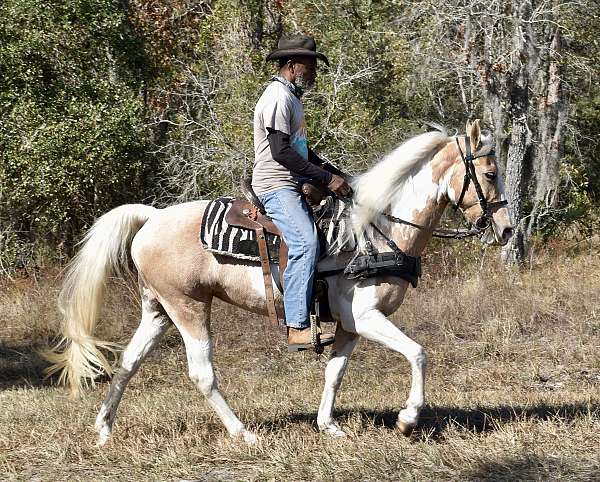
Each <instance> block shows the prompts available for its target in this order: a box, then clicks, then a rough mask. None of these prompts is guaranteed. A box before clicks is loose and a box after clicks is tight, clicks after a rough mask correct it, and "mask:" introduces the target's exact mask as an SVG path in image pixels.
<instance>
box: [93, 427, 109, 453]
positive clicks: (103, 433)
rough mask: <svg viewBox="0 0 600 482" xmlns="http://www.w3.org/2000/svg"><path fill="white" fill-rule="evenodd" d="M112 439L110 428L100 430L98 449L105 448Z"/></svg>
mask: <svg viewBox="0 0 600 482" xmlns="http://www.w3.org/2000/svg"><path fill="white" fill-rule="evenodd" d="M109 438H110V429H109V428H108V427H106V426H105V427H102V428H101V429H100V430H99V434H98V441H97V442H96V447H98V448H100V447H104V445H105V444H106V442H108V439H109Z"/></svg>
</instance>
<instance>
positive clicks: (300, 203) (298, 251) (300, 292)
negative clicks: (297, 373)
mask: <svg viewBox="0 0 600 482" xmlns="http://www.w3.org/2000/svg"><path fill="white" fill-rule="evenodd" d="M259 198H260V200H261V202H262V203H263V204H264V206H265V209H266V211H267V214H268V215H269V217H270V218H271V219H273V222H274V223H275V225H276V226H277V227H278V228H279V230H280V231H281V233H282V234H283V238H284V239H285V242H286V244H287V245H288V263H287V267H286V268H285V272H284V274H283V284H284V292H283V304H284V309H285V324H286V325H287V326H290V327H292V328H306V327H308V326H310V322H309V315H310V302H311V298H312V292H313V281H314V280H313V278H314V275H315V266H316V265H317V261H318V260H319V238H318V236H317V228H316V226H315V223H314V221H313V217H312V213H311V211H310V209H309V207H308V206H307V204H306V201H305V200H304V197H302V195H301V194H300V193H299V192H298V191H297V190H296V189H294V188H292V187H284V188H281V189H278V190H276V191H271V192H268V193H266V194H261V195H260V196H259Z"/></svg>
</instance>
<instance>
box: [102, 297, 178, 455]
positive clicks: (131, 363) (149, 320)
mask: <svg viewBox="0 0 600 482" xmlns="http://www.w3.org/2000/svg"><path fill="white" fill-rule="evenodd" d="M156 307H157V305H156V304H155V303H151V302H148V301H147V300H144V302H143V304H142V310H143V311H142V321H141V323H140V326H139V327H138V329H137V330H136V332H135V334H134V335H133V338H132V339H131V341H130V342H129V344H128V345H127V348H125V351H124V352H123V357H122V361H121V368H120V369H119V371H118V372H117V373H116V374H115V376H114V377H113V379H112V381H111V384H110V389H109V391H108V394H107V395H106V398H105V399H104V401H103V402H102V406H101V407H100V410H99V412H98V416H97V417H96V423H95V428H96V430H97V431H98V442H97V444H96V445H97V446H99V447H101V446H102V445H104V444H105V443H106V442H107V441H108V438H109V437H110V434H111V432H112V426H113V423H114V420H115V417H116V414H117V407H118V406H119V402H120V401H121V397H122V396H123V392H124V391H125V388H126V387H127V384H128V383H129V380H131V377H133V375H135V373H136V372H137V370H138V368H139V367H140V365H141V363H142V361H143V360H144V358H145V357H146V355H147V354H148V353H149V352H150V351H151V350H152V349H153V348H154V347H155V346H156V345H157V344H158V341H159V340H160V338H161V336H162V335H163V333H164V332H165V331H166V330H167V328H168V327H169V326H170V324H171V322H170V320H169V318H168V317H167V316H166V315H165V314H164V313H160V312H159V311H157V309H156Z"/></svg>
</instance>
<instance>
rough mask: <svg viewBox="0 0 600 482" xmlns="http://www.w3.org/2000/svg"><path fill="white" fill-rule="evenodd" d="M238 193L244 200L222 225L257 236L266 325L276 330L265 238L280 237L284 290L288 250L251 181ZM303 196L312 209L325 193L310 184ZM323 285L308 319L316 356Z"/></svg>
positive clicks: (324, 301) (319, 285)
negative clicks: (251, 231)
mask: <svg viewBox="0 0 600 482" xmlns="http://www.w3.org/2000/svg"><path fill="white" fill-rule="evenodd" d="M241 191H242V193H243V194H244V196H245V199H243V198H237V199H234V200H233V204H232V206H231V209H230V210H229V212H228V213H227V215H226V216H225V221H226V222H227V224H229V225H231V226H237V227H241V228H245V229H250V230H253V231H254V232H255V233H256V240H257V243H258V252H259V254H260V264H261V267H262V274H263V281H264V284H265V294H266V301H267V312H268V315H269V321H270V323H271V326H272V327H273V328H276V327H277V326H279V319H280V318H283V316H280V314H278V313H277V309H276V307H275V296H274V294H273V282H272V277H271V265H270V262H269V251H268V246H267V242H266V234H267V233H271V234H274V235H276V236H279V239H280V245H279V282H280V286H281V287H282V288H283V273H284V271H285V268H286V266H287V259H288V247H287V244H286V243H285V240H284V238H283V236H282V235H281V231H279V229H278V228H277V226H275V223H273V221H272V219H271V218H270V217H269V216H267V212H266V210H265V207H264V206H263V204H262V203H261V202H260V199H258V197H257V196H256V194H255V193H254V191H253V190H252V185H251V182H250V179H244V180H242V183H241ZM302 192H303V194H304V195H305V197H306V199H307V201H308V204H309V205H310V206H311V207H312V208H314V207H315V206H317V205H319V203H320V202H321V199H322V198H323V196H324V195H325V191H324V190H323V189H322V188H320V187H318V186H316V185H314V184H310V183H305V184H303V185H302ZM323 283H324V281H321V282H317V286H316V287H315V295H316V297H315V301H314V303H313V309H312V313H311V317H310V321H311V330H312V333H313V337H312V340H313V346H314V349H315V351H316V352H317V353H322V352H323V346H322V345H321V344H320V340H319V333H320V318H321V311H323V308H325V307H328V304H327V290H326V286H322V284H323ZM325 318H326V319H325V320H324V321H334V320H332V319H331V316H330V315H328V316H326V317H325Z"/></svg>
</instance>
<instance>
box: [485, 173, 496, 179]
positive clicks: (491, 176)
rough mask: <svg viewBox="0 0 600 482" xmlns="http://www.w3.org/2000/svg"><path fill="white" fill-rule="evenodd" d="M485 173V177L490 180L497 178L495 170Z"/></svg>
mask: <svg viewBox="0 0 600 482" xmlns="http://www.w3.org/2000/svg"><path fill="white" fill-rule="evenodd" d="M483 175H484V176H485V178H486V179H487V180H488V181H493V180H494V179H496V173H495V172H484V173H483Z"/></svg>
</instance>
